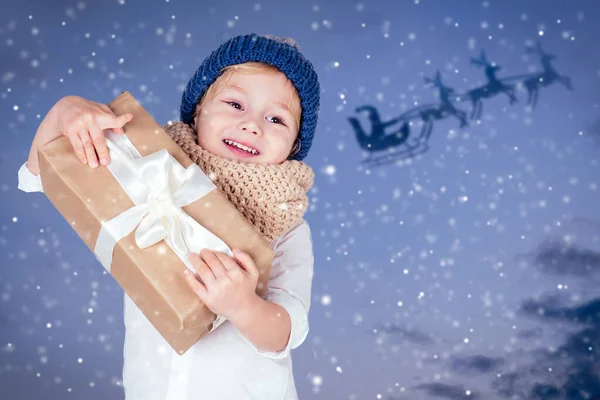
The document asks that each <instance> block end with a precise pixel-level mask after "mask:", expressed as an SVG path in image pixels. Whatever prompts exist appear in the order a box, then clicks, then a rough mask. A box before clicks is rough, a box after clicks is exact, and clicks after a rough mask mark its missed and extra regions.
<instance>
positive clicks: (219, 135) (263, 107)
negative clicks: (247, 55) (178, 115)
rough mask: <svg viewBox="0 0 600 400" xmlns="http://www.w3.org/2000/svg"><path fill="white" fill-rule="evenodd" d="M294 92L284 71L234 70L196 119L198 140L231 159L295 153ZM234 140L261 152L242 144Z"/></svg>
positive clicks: (266, 159) (272, 159)
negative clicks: (292, 107)
mask: <svg viewBox="0 0 600 400" xmlns="http://www.w3.org/2000/svg"><path fill="white" fill-rule="evenodd" d="M291 95H292V96H297V94H296V93H295V89H294V87H293V86H292V84H291V82H290V81H289V80H288V79H287V77H286V76H285V75H284V74H283V73H282V72H280V71H261V72H249V71H238V70H236V71H233V73H232V75H231V76H230V78H229V80H228V81H227V83H226V84H225V86H224V87H223V89H222V90H221V91H220V92H218V93H217V94H216V95H215V96H214V97H212V98H209V99H207V100H206V102H205V103H204V105H203V106H202V109H201V110H200V112H199V113H198V115H197V116H196V118H195V120H194V123H195V125H194V126H195V127H196V132H197V134H198V144H199V145H200V146H201V147H202V148H203V149H205V150H207V151H209V152H210V153H213V154H216V155H218V156H221V157H224V158H227V159H230V160H237V161H241V162H247V163H263V164H280V163H282V162H283V161H285V160H286V159H287V158H288V156H289V155H290V151H291V149H292V146H293V144H294V141H295V139H296V137H297V136H298V129H299V126H298V124H297V122H296V117H295V116H294V114H293V113H292V111H291V110H289V109H288V108H287V106H286V104H288V103H289V102H288V100H289V99H290V96H291ZM231 141H233V142H237V143H238V144H241V145H243V146H246V147H249V148H251V149H254V150H256V151H258V154H251V153H249V152H247V151H244V150H242V149H238V148H237V147H235V145H234V144H232V143H231ZM228 143H229V144H228Z"/></svg>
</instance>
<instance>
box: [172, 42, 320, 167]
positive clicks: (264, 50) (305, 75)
mask: <svg viewBox="0 0 600 400" xmlns="http://www.w3.org/2000/svg"><path fill="white" fill-rule="evenodd" d="M252 61H254V62H261V63H265V64H269V65H271V66H273V67H276V68H277V69H278V70H279V71H281V72H283V73H284V74H285V76H287V78H288V79H289V80H290V81H291V82H292V84H293V85H294V87H295V88H296V90H297V91H298V95H299V96H300V104H301V106H302V115H301V117H300V130H299V133H298V137H299V139H300V151H299V152H298V153H296V155H294V156H292V157H291V158H290V159H292V160H298V161H301V160H302V159H304V157H306V155H307V154H308V151H309V150H310V146H311V145H312V141H313V137H314V135H315V129H316V127H317V117H318V113H319V97H320V91H321V89H320V86H319V79H318V77H317V73H316V72H315V70H314V68H313V65H312V64H311V63H310V61H308V60H307V59H306V58H304V56H303V55H302V53H300V50H299V49H298V48H297V47H296V46H294V45H293V44H289V43H286V42H284V41H282V40H280V39H279V40H278V39H277V38H274V37H267V36H258V35H256V34H248V35H241V36H236V37H234V38H232V39H229V40H228V41H227V42H225V43H223V44H222V45H221V46H219V48H217V49H216V50H215V51H213V52H212V53H211V55H210V56H208V57H207V58H206V59H205V60H204V61H203V62H202V64H201V65H200V67H199V68H198V70H197V71H196V73H195V74H194V76H192V79H190V81H189V82H188V84H187V86H186V87H185V90H184V91H183V96H182V98H181V110H180V112H181V121H182V122H185V123H186V124H188V125H189V124H191V123H192V122H193V118H192V117H193V115H194V111H195V108H196V105H197V104H198V102H199V101H200V99H201V98H202V96H203V95H204V93H205V92H206V89H208V87H209V86H210V85H212V84H213V83H214V82H215V81H216V80H217V78H218V77H219V75H220V74H221V70H222V69H223V68H225V67H227V66H229V65H235V64H242V63H245V62H252Z"/></svg>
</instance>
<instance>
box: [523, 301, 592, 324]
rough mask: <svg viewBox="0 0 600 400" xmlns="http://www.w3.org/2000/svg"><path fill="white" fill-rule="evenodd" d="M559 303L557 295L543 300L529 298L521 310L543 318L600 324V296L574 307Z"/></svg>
mask: <svg viewBox="0 0 600 400" xmlns="http://www.w3.org/2000/svg"><path fill="white" fill-rule="evenodd" d="M557 303H558V300H557V299H556V298H555V297H549V298H546V299H543V300H534V299H528V300H525V301H523V303H522V304H521V307H520V312H521V313H522V314H524V315H528V316H532V317H537V318H542V319H553V320H562V321H565V322H572V323H579V324H593V325H595V326H600V298H597V299H593V300H590V301H588V302H586V303H583V304H581V305H577V306H574V307H564V306H561V305H559V304H557Z"/></svg>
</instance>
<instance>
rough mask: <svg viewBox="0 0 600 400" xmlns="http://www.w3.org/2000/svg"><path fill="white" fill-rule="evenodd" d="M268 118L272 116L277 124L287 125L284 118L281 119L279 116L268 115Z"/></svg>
mask: <svg viewBox="0 0 600 400" xmlns="http://www.w3.org/2000/svg"><path fill="white" fill-rule="evenodd" d="M268 118H272V119H273V121H274V123H276V124H281V125H283V126H285V124H284V123H283V120H281V119H280V118H279V117H268Z"/></svg>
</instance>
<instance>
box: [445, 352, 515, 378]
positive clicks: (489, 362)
mask: <svg viewBox="0 0 600 400" xmlns="http://www.w3.org/2000/svg"><path fill="white" fill-rule="evenodd" d="M503 363H504V360H503V359H501V358H493V357H487V356H484V355H481V354H478V355H475V356H467V357H456V358H454V359H453V360H452V362H451V368H452V369H453V370H454V371H456V372H459V373H461V374H471V373H487V372H492V371H494V370H495V369H497V368H498V367H499V366H500V365H502V364H503Z"/></svg>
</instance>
